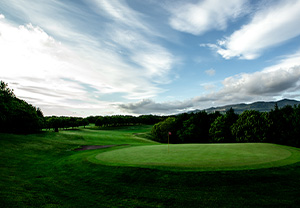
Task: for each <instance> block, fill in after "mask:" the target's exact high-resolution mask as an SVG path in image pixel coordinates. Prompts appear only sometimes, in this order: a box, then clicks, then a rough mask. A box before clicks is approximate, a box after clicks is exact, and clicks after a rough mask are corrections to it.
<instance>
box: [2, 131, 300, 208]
mask: <svg viewBox="0 0 300 208" xmlns="http://www.w3.org/2000/svg"><path fill="white" fill-rule="evenodd" d="M150 129H151V126H140V127H135V128H133V127H132V128H129V129H126V128H123V129H119V130H118V129H114V130H105V131H102V130H101V131H98V130H94V129H80V130H77V131H76V130H72V131H60V132H59V133H54V132H44V133H41V134H32V135H13V134H0V158H1V159H0V177H1V180H0V204H1V207H298V206H299V204H300V200H299V195H300V190H299V186H300V164H299V163H295V164H291V165H287V166H282V167H276V168H265V169H257V170H242V171H212V172H208V171H206V172H178V171H168V170H156V169H148V168H137V167H117V166H105V165H101V164H95V163H93V162H90V159H89V158H94V157H95V156H96V155H98V154H99V153H102V152H108V151H111V150H116V149H121V148H125V147H113V148H111V149H110V148H108V149H99V150H87V151H78V152H76V151H72V150H73V149H75V148H77V147H79V146H81V145H110V144H111V145H113V144H122V143H127V144H130V145H131V146H145V145H153V144H155V143H154V142H151V141H148V140H145V139H143V138H140V137H139V136H138V135H137V134H136V133H138V134H140V133H141V134H144V133H145V134H146V133H147V132H149V131H150ZM126 148H127V147H126Z"/></svg>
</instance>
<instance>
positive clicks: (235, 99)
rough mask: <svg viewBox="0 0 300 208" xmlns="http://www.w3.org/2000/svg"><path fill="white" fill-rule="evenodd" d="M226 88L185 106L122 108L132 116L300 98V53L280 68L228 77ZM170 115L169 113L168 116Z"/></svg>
mask: <svg viewBox="0 0 300 208" xmlns="http://www.w3.org/2000/svg"><path fill="white" fill-rule="evenodd" d="M222 85H223V87H222V88H221V89H220V90H218V91H213V92H210V93H208V94H204V95H202V96H197V97H194V98H192V99H189V100H186V101H183V102H176V101H173V102H169V103H156V102H154V101H152V100H143V101H141V102H138V103H130V104H122V105H119V107H120V108H121V109H123V110H126V111H129V112H132V113H137V114H139V113H141V112H156V113H164V112H171V111H172V112H174V113H180V112H182V111H187V110H191V109H205V108H208V107H211V106H220V105H225V104H228V103H232V104H234V103H240V102H253V101H257V100H264V101H267V100H272V101H274V100H276V99H282V98H285V97H289V98H293V97H299V96H300V50H299V51H297V52H296V53H295V54H292V55H289V56H287V57H285V58H284V59H282V60H280V61H279V63H278V64H275V65H273V66H269V67H267V68H264V69H263V70H261V71H257V72H254V73H241V74H238V75H235V76H231V77H227V78H226V79H224V80H223V82H222ZM166 114H167V113H166Z"/></svg>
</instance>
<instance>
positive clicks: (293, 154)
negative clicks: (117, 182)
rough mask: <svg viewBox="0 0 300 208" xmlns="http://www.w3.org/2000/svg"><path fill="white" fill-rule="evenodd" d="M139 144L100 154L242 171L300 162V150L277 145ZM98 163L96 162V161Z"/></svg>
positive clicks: (103, 158)
mask: <svg viewBox="0 0 300 208" xmlns="http://www.w3.org/2000/svg"><path fill="white" fill-rule="evenodd" d="M167 146H168V145H155V146H139V147H129V148H123V149H118V150H113V151H109V152H105V153H100V154H98V155H97V156H96V159H97V160H98V161H99V163H102V164H107V165H116V166H120V165H121V166H132V167H150V168H163V169H166V168H167V169H174V170H194V171H199V170H204V171H208V170H242V169H257V168H270V167H277V166H283V165H289V164H292V163H295V162H300V151H298V150H295V149H294V148H288V147H286V146H281V145H275V144H262V143H260V144H255V143H250V144H249V143H248V144H245V143H244V144H179V145H170V147H169V148H168V147H167ZM94 162H95V161H94Z"/></svg>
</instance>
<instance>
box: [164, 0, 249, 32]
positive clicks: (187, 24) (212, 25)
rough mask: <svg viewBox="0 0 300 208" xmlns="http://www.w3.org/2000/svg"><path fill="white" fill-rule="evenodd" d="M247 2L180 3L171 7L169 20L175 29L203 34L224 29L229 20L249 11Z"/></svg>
mask: <svg viewBox="0 0 300 208" xmlns="http://www.w3.org/2000/svg"><path fill="white" fill-rule="evenodd" d="M247 2H248V1H247V0H226V1H220V0H204V1H198V2H197V3H185V4H180V5H178V6H175V7H171V8H169V11H170V12H171V18H170V21H169V22H170V25H171V27H173V28H174V29H176V30H179V31H182V32H187V33H191V34H194V35H201V34H203V33H205V32H207V31H210V30H224V29H226V28H227V25H228V22H229V21H232V20H234V19H235V18H237V17H239V16H241V15H245V14H246V13H247V9H246V8H247V6H248V4H247ZM181 3H182V2H181Z"/></svg>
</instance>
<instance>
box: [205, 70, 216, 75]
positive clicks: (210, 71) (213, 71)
mask: <svg viewBox="0 0 300 208" xmlns="http://www.w3.org/2000/svg"><path fill="white" fill-rule="evenodd" d="M205 74H207V75H209V76H214V75H215V74H216V70H214V69H208V70H206V71H205Z"/></svg>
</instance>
